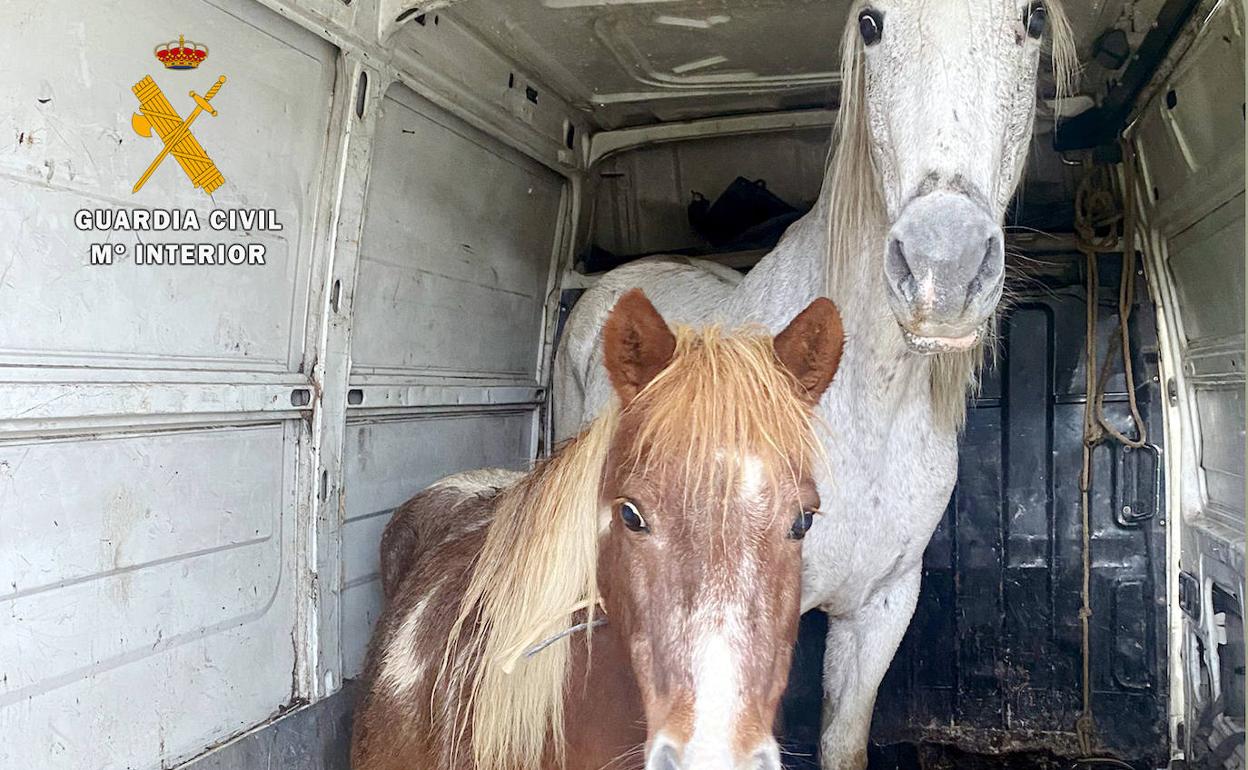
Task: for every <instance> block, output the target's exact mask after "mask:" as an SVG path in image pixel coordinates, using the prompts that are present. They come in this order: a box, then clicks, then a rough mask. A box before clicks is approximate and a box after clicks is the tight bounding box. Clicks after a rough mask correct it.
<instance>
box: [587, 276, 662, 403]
mask: <svg viewBox="0 0 1248 770" xmlns="http://www.w3.org/2000/svg"><path fill="white" fill-rule="evenodd" d="M602 347H603V361H604V363H605V364H606V367H607V374H608V375H610V377H611V385H612V386H614V387H615V393H616V395H618V396H619V397H620V404H621V405H627V404H628V402H630V401H632V400H633V398H635V397H636V396H637V394H638V393H640V392H641V389H642V388H644V387H646V385H647V384H649V382H650V381H651V380H653V379H654V378H655V377H656V376H657V375H658V373H659V372H661V371H663V369H665V368H666V367H667V365H668V364H669V363H671V361H672V356H673V355H674V354H675V353H676V336H675V335H674V334H672V330H671V329H669V328H667V323H666V322H664V320H663V316H661V315H659V311H657V310H655V309H654V305H652V304H650V300H648V299H646V295H645V294H643V293H642V291H641V289H632V290H630V291H629V292H627V293H626V294H625V295H624V296H622V297H620V299H619V301H617V302H616V303H615V307H614V308H612V310H611V315H610V316H608V317H607V324H606V326H605V327H604V328H603V331H602Z"/></svg>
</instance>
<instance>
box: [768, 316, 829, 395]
mask: <svg viewBox="0 0 1248 770" xmlns="http://www.w3.org/2000/svg"><path fill="white" fill-rule="evenodd" d="M772 345H773V346H774V347H775V349H776V358H778V359H780V363H781V364H782V365H783V366H784V368H786V369H788V370H789V372H790V373H791V374H792V375H793V377H794V378H795V379H796V380H797V383H798V385H800V386H801V388H802V391H803V393H802V395H803V396H805V398H806V400H807V401H809V402H810V403H811V404H812V405H813V404H816V403H818V402H819V398H820V397H821V396H823V392H824V391H825V390H827V388H828V385H830V384H832V378H833V377H834V376H835V375H836V369H837V367H838V366H840V365H841V351H842V350H843V349H844V347H845V330H844V328H843V327H842V326H841V313H840V311H839V310H837V309H836V305H835V304H833V303H832V300H830V299H827V298H826V297H819V298H818V299H816V300H815V301H814V302H812V303H810V304H809V305H808V306H807V307H806V309H805V310H803V311H802V312H800V313H798V314H797V317H796V318H794V319H793V320H792V322H790V323H789V325H788V326H786V327H785V329H784V331H782V332H780V333H779V334H777V335H776V338H775V339H774V340H773V341H772Z"/></svg>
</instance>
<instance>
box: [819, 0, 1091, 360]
mask: <svg viewBox="0 0 1248 770" xmlns="http://www.w3.org/2000/svg"><path fill="white" fill-rule="evenodd" d="M1055 2H1056V0H1048V2H1043V1H1041V0H864V1H863V2H860V3H858V4H856V5H855V6H854V9H853V11H852V12H851V16H850V18H849V19H848V24H847V28H846V37H845V40H844V43H843V46H844V48H843V66H842V76H843V81H842V82H843V92H842V103H841V122H840V132H841V143H840V145H839V147H838V152H837V159H836V161H835V162H836V164H837V168H836V169H835V171H836V173H837V174H838V176H840V177H841V182H842V184H841V185H838V187H840V192H838V193H837V197H838V198H845V197H846V195H845V193H846V192H848V191H849V190H851V189H853V188H855V187H857V188H858V189H859V190H860V191H865V190H866V189H867V188H870V193H869V194H864V195H860V196H858V197H860V198H862V200H854V201H844V200H835V199H834V201H833V206H834V207H836V208H837V209H838V210H839V213H840V214H841V215H842V216H834V217H833V222H832V227H833V229H834V232H833V236H832V237H833V239H834V243H835V241H836V240H837V239H838V236H839V237H840V238H844V237H851V234H850V233H845V232H842V233H839V234H838V233H837V232H835V231H836V230H837V229H838V228H840V229H844V230H852V229H854V228H852V227H846V225H847V224H851V225H852V224H866V223H867V220H874V221H875V224H874V226H875V227H876V228H878V227H879V224H880V222H881V220H883V221H884V223H885V224H886V225H887V228H888V235H887V238H886V240H885V245H884V250H883V254H881V255H880V256H881V257H882V269H883V279H884V283H885V284H886V286H887V296H888V301H889V305H890V307H891V309H892V311H893V314H894V316H895V317H896V319H897V323H898V324H900V326H901V328H902V331H903V334H904V336H905V338H906V341H907V343H908V344H909V346H910V348H911V349H913V350H916V351H920V352H947V351H955V350H969V349H972V348H973V347H974V346H975V345H976V343H977V342H978V341H979V340H980V339H981V337H982V334H983V331H984V329H985V326H986V323H987V321H988V319H989V318H990V317H991V316H992V314H993V311H994V310H995V308H996V305H997V302H998V300H999V299H1000V297H1001V290H1002V286H1003V281H1004V269H1005V259H1004V254H1005V252H1004V234H1003V233H1002V230H1001V222H1002V219H1003V217H1004V215H1005V210H1006V206H1007V205H1008V204H1009V202H1010V199H1011V197H1012V196H1013V194H1014V190H1015V188H1016V187H1017V186H1018V183H1019V178H1020V177H1021V175H1022V168H1023V162H1024V160H1025V159H1026V155H1027V150H1028V147H1029V146H1030V140H1031V131H1032V123H1033V118H1034V115H1035V100H1036V79H1037V71H1038V68H1039V65H1040V58H1041V56H1040V53H1041V44H1042V41H1043V39H1044V38H1045V37H1046V34H1047V36H1048V37H1049V38H1050V39H1051V40H1052V42H1053V61H1054V64H1055V69H1056V70H1057V81H1058V87H1059V90H1062V89H1064V86H1065V84H1066V82H1067V79H1068V77H1069V75H1068V73H1069V72H1070V64H1071V61H1072V49H1071V43H1070V32H1069V27H1068V25H1067V23H1066V20H1065V17H1064V16H1063V15H1062V14H1061V10H1060V8H1058V7H1057V6H1056V5H1055ZM846 185H848V187H847V186H846ZM855 220H857V221H855ZM860 232H861V231H860ZM861 244H862V241H861V240H859V241H858V244H857V245H856V246H850V245H849V244H847V243H846V244H844V246H846V247H849V248H859V249H860V248H861Z"/></svg>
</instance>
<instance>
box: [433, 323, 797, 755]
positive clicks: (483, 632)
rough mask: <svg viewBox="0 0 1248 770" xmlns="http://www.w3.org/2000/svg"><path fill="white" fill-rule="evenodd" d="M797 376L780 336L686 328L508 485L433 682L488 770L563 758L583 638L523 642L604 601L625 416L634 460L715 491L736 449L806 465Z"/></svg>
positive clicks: (784, 464) (783, 465) (791, 468)
mask: <svg viewBox="0 0 1248 770" xmlns="http://www.w3.org/2000/svg"><path fill="white" fill-rule="evenodd" d="M798 387H799V386H798V385H797V383H796V381H795V380H794V379H793V378H792V376H791V375H790V374H789V373H788V372H787V371H786V370H785V369H783V368H782V367H781V365H780V364H779V362H778V361H777V359H776V355H775V351H774V349H773V347H772V342H771V338H770V337H768V336H765V335H763V334H754V333H750V334H743V333H736V334H726V333H724V332H722V331H720V330H718V329H714V328H712V329H703V330H696V331H695V330H692V329H687V328H678V329H677V330H676V352H675V355H674V356H673V359H672V363H671V364H669V365H668V367H667V368H665V369H664V370H663V371H662V372H661V373H660V374H659V375H658V376H657V377H655V378H654V380H652V381H651V382H650V383H649V384H648V385H647V386H646V387H645V388H644V389H643V390H642V391H641V392H640V393H639V394H638V395H637V396H636V397H635V398H634V399H633V400H632V401H631V402H630V403H629V404H628V405H627V406H626V407H625V408H624V409H623V410H622V411H621V410H620V409H618V408H617V407H616V406H615V405H614V404H613V405H611V406H608V407H607V408H606V409H605V410H604V411H603V413H602V414H601V415H600V416H599V417H598V418H597V419H595V420H594V422H592V423H591V424H590V425H589V427H588V428H586V430H585V431H584V432H583V433H581V434H580V435H579V436H577V437H576V438H575V439H573V440H572V441H570V442H569V443H568V444H567V445H565V446H564V447H563V448H562V449H560V450H559V451H558V452H557V453H556V454H555V455H554V456H553V457H551V458H550V459H549V460H548V461H546V462H545V463H542V464H541V465H539V466H538V467H537V468H536V469H534V471H533V472H532V473H530V474H529V475H528V476H526V477H525V478H524V479H522V480H521V481H519V482H518V483H517V484H515V485H514V486H512V487H510V488H509V489H507V490H505V491H504V492H502V493H501V494H500V495H499V497H498V499H497V501H496V505H495V510H494V517H493V523H492V524H491V525H490V529H489V532H488V533H487V535H486V541H485V546H484V548H483V549H482V551H481V554H480V556H479V557H478V560H477V563H476V566H475V568H474V571H473V574H472V577H471V579H470V580H469V584H468V587H467V590H466V591H465V595H464V598H463V600H462V603H461V605H460V610H459V615H458V617H457V618H456V621H455V623H454V624H453V626H452V629H451V633H450V635H449V640H448V645H447V652H446V656H445V658H444V660H443V664H442V669H441V673H440V675H439V681H440V683H441V687H438V688H435V691H439V690H441V691H444V692H445V693H447V695H446V697H448V698H449V699H450V700H451V701H454V705H453V706H452V709H453V711H454V717H453V719H454V725H453V726H452V728H451V729H452V732H453V740H454V742H455V743H458V742H460V741H462V739H463V738H464V736H465V735H467V734H468V733H469V732H470V734H471V750H472V759H473V762H474V767H475V768H476V770H538V768H542V767H543V764H542V763H543V760H544V759H548V758H549V757H550V755H549V754H548V752H553V755H554V760H555V761H556V762H557V763H558V764H560V765H562V764H563V759H564V757H563V756H562V751H563V744H564V736H563V726H564V694H565V680H566V679H567V673H568V664H569V662H570V661H571V654H572V643H571V639H570V637H565V638H561V639H558V640H557V641H555V642H553V643H551V644H550V645H549V646H547V647H545V648H544V649H542V651H541V652H540V654H536V655H533V656H532V657H526V656H525V652H526V651H527V650H529V649H530V648H531V647H533V646H534V645H535V644H537V643H539V642H542V641H544V640H547V639H548V638H550V637H552V636H554V635H555V634H557V633H559V632H560V631H563V630H565V629H567V628H570V627H571V626H572V625H573V624H575V623H577V622H578V621H581V620H584V619H585V618H584V613H585V612H588V613H589V614H590V616H591V617H592V614H593V613H594V611H595V610H594V608H595V606H596V605H597V603H598V585H597V568H598V564H597V562H598V546H599V543H598V541H599V537H600V535H601V534H602V533H603V532H605V528H604V523H605V522H606V519H605V517H604V515H605V504H606V502H607V501H603V500H601V499H600V486H601V481H602V476H603V470H604V466H605V463H606V460H607V456H608V450H609V449H610V445H611V441H612V437H613V436H614V434H615V432H616V427H617V425H618V424H619V420H620V419H621V418H622V417H628V418H629V419H630V420H633V419H635V420H636V423H635V424H636V426H637V430H636V435H635V440H634V442H633V447H634V448H644V449H640V450H639V451H638V453H637V454H636V455H633V456H632V457H631V458H622V459H623V461H625V462H629V461H633V462H636V461H640V460H641V458H642V457H643V455H644V457H645V458H647V459H649V460H657V461H659V462H663V463H664V464H665V465H666V464H668V463H671V464H672V465H671V466H670V467H676V468H681V467H682V466H683V481H684V483H685V492H686V494H689V493H690V490H691V489H699V490H701V493H706V492H708V491H709V490H706V489H705V488H703V487H702V486H701V485H702V484H703V483H704V480H705V479H706V478H710V477H711V476H712V475H714V474H715V473H716V471H717V470H718V471H719V472H720V476H721V477H722V475H723V473H722V472H723V470H724V465H723V463H722V459H723V458H724V457H732V456H736V457H741V456H744V455H745V454H746V453H749V454H752V455H754V456H757V457H759V458H760V459H761V460H762V461H763V463H764V464H765V465H766V466H767V467H768V468H769V469H770V470H771V471H772V472H774V473H792V474H798V473H801V472H802V471H803V470H804V469H805V465H806V463H808V462H810V459H811V458H813V457H817V456H818V455H817V452H818V451H819V449H818V448H819V446H820V445H819V442H818V441H817V440H816V438H815V435H814V431H813V430H812V425H811V411H810V408H809V406H808V404H807V403H806V401H804V400H803V399H801V398H800V397H799V395H798V393H799V390H798ZM679 480H680V479H679V477H678V478H677V479H676V481H679ZM474 663H475V664H474ZM457 753H458V751H457V747H453V748H452V750H451V756H452V764H454V757H455V756H456V754H457Z"/></svg>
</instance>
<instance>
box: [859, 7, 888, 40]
mask: <svg viewBox="0 0 1248 770" xmlns="http://www.w3.org/2000/svg"><path fill="white" fill-rule="evenodd" d="M858 32H860V33H861V34H862V42H863V43H865V44H866V45H875V44H876V43H878V42H880V38H881V37H882V36H883V35H884V14H882V13H880V12H879V11H877V10H875V9H874V8H867V9H865V10H863V12H862V13H860V14H858Z"/></svg>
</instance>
